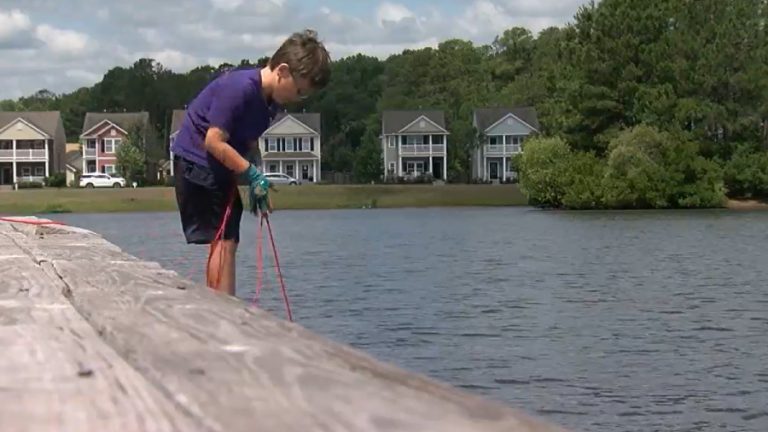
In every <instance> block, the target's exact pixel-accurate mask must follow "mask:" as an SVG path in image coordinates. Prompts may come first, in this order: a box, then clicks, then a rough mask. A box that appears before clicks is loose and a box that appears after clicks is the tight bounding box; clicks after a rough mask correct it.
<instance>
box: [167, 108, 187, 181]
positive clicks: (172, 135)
mask: <svg viewBox="0 0 768 432" xmlns="http://www.w3.org/2000/svg"><path fill="white" fill-rule="evenodd" d="M186 115H187V110H183V109H175V110H173V113H172V114H171V129H170V130H169V131H168V156H169V159H168V160H169V161H170V164H169V165H170V166H169V167H168V168H169V170H170V171H169V173H170V175H171V176H173V175H174V174H173V170H174V166H173V150H171V148H172V147H173V142H174V141H176V136H178V135H179V130H180V129H181V123H182V122H183V121H184V116H186Z"/></svg>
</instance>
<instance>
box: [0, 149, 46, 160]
mask: <svg viewBox="0 0 768 432" xmlns="http://www.w3.org/2000/svg"><path fill="white" fill-rule="evenodd" d="M45 158H46V152H45V150H34V149H16V160H17V161H20V160H34V159H40V160H45ZM0 159H4V160H13V150H12V149H11V150H7V149H3V150H0Z"/></svg>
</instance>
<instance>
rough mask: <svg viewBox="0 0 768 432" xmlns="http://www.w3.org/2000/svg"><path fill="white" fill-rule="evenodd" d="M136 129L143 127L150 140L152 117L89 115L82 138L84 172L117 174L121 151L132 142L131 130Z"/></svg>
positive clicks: (140, 115)
mask: <svg viewBox="0 0 768 432" xmlns="http://www.w3.org/2000/svg"><path fill="white" fill-rule="evenodd" d="M136 125H138V126H140V127H142V130H143V131H144V133H145V135H144V138H145V139H146V130H147V128H148V126H149V113H148V112H146V111H142V112H132V113H125V112H120V113H105V112H89V113H86V114H85V120H84V121H83V132H82V134H80V143H81V144H82V152H83V161H82V172H83V173H93V172H100V173H106V174H112V173H114V172H115V171H116V167H117V149H118V147H119V146H120V144H122V142H123V141H124V140H126V139H127V138H128V133H129V131H130V129H131V128H132V127H134V126H136Z"/></svg>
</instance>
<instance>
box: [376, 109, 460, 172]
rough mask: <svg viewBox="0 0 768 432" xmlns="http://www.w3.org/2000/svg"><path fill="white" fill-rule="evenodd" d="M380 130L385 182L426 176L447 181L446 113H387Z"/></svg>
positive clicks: (423, 111)
mask: <svg viewBox="0 0 768 432" xmlns="http://www.w3.org/2000/svg"><path fill="white" fill-rule="evenodd" d="M381 131H382V134H381V146H382V154H383V156H384V178H385V179H391V178H398V177H408V178H412V177H418V176H420V175H422V174H427V173H430V174H432V176H433V177H434V178H436V179H443V180H446V179H447V169H446V167H447V165H448V158H447V156H448V152H447V145H448V135H449V133H448V131H447V130H446V129H445V114H444V113H443V111H438V110H393V111H384V112H383V113H382V124H381Z"/></svg>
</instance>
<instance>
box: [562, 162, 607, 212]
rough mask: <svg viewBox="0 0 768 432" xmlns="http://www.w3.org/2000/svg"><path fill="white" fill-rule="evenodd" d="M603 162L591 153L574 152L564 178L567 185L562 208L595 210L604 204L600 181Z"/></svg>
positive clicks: (602, 174)
mask: <svg viewBox="0 0 768 432" xmlns="http://www.w3.org/2000/svg"><path fill="white" fill-rule="evenodd" d="M604 175H605V162H603V160H602V159H600V158H598V157H597V156H595V155H594V154H592V153H584V152H574V153H572V155H571V159H570V162H569V164H568V170H567V172H566V173H565V177H566V180H567V183H568V187H567V190H566V192H565V195H564V196H563V206H564V207H566V208H571V209H597V208H602V207H603V206H604V204H605V193H604V191H603V186H602V181H603V177H604Z"/></svg>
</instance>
